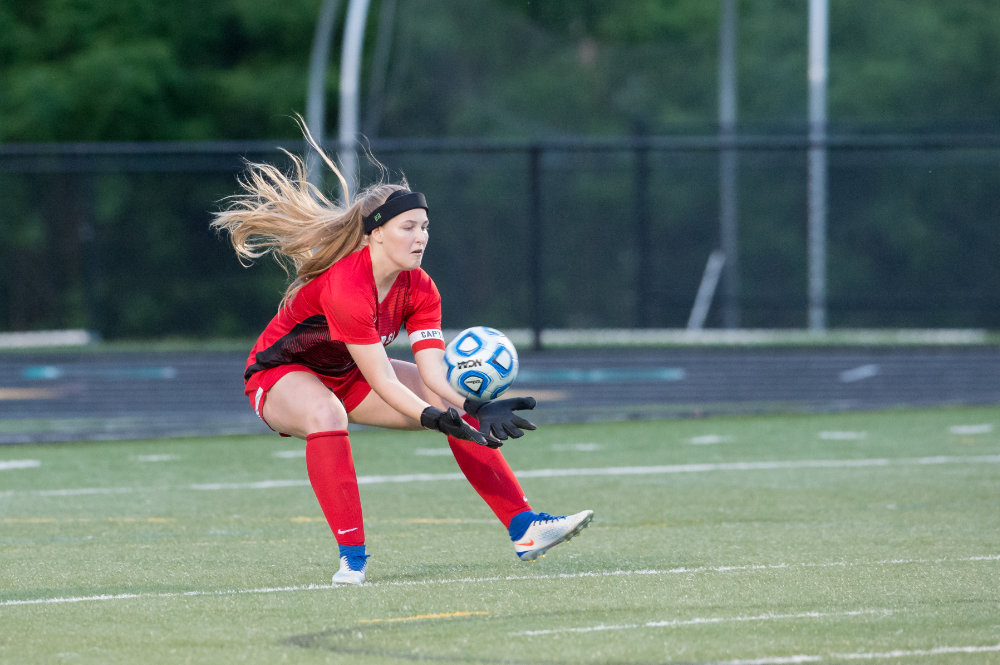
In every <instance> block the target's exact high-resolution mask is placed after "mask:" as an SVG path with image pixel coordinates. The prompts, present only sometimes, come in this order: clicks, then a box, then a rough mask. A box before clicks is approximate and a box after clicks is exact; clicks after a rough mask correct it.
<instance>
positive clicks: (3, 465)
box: [0, 459, 42, 471]
mask: <svg viewBox="0 0 1000 665" xmlns="http://www.w3.org/2000/svg"><path fill="white" fill-rule="evenodd" d="M41 465H42V463H41V462H40V461H38V460H36V459H12V460H7V461H4V462H0V471H10V470H12V469H34V468H35V467H39V466H41Z"/></svg>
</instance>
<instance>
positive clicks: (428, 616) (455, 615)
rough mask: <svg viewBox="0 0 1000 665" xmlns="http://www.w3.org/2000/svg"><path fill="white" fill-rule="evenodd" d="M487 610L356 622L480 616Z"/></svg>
mask: <svg viewBox="0 0 1000 665" xmlns="http://www.w3.org/2000/svg"><path fill="white" fill-rule="evenodd" d="M484 614H489V612H441V613H438V614H417V615H414V616H412V617H390V618H388V619H362V620H361V621H359V622H358V623H398V622H401V621H424V620H426V619H459V618H461V617H471V616H482V615H484Z"/></svg>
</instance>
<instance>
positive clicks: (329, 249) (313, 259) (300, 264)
mask: <svg viewBox="0 0 1000 665" xmlns="http://www.w3.org/2000/svg"><path fill="white" fill-rule="evenodd" d="M297 122H298V124H299V127H300V128H301V129H302V133H303V135H304V137H305V139H306V141H307V142H308V143H309V145H310V146H311V147H312V149H313V150H315V151H316V153H317V154H318V155H319V157H320V158H321V159H322V160H323V163H324V164H326V166H327V167H328V168H329V169H330V170H331V171H333V173H334V175H336V176H337V180H338V181H339V182H340V188H341V190H342V192H343V199H342V200H341V201H331V200H330V199H328V198H327V197H326V196H324V195H323V193H322V192H321V191H320V190H319V189H318V188H317V187H316V186H315V185H313V184H312V183H310V182H309V180H308V178H307V173H306V165H305V162H304V161H303V159H302V158H301V157H299V156H297V155H293V154H292V153H290V152H288V151H287V150H285V149H284V148H282V149H281V151H282V152H284V153H285V154H286V155H288V157H289V158H291V160H292V167H293V168H292V172H291V173H290V174H288V175H286V174H285V173H283V172H282V171H280V170H279V169H277V168H276V167H274V166H272V165H270V164H261V163H256V162H247V170H246V172H245V173H244V174H243V175H242V176H240V177H238V178H237V180H238V182H239V184H240V186H241V188H242V189H243V192H242V193H240V194H235V195H233V196H230V197H228V198H226V199H224V201H226V202H227V205H226V207H225V208H224V209H223V210H221V211H220V212H217V213H215V215H214V217H215V219H214V220H213V221H212V223H211V227H212V228H213V229H215V230H216V231H218V232H220V233H221V232H223V231H225V232H228V233H229V239H230V241H231V242H232V245H233V248H234V249H235V250H236V255H237V256H238V257H239V260H240V263H241V264H243V265H244V266H247V267H249V266H250V265H252V264H253V262H254V261H256V260H257V259H259V258H261V257H262V256H265V255H267V254H270V255H271V256H272V257H274V258H275V260H277V261H278V263H279V264H280V265H281V266H282V267H283V268H284V269H285V272H286V273H288V274H290V275H291V274H294V279H293V280H292V282H291V283H290V284H289V285H288V288H287V289H286V290H285V296H284V298H283V299H282V305H283V306H284V305H287V304H288V303H290V302H291V300H292V298H294V297H295V294H296V293H297V292H298V290H299V289H301V288H302V287H303V286H305V285H306V284H308V283H309V282H310V281H311V280H312V279H314V278H315V277H316V276H318V275H319V274H321V273H322V272H323V271H324V270H326V269H327V268H329V267H330V266H332V265H333V264H334V263H336V262H337V261H339V260H340V259H342V258H344V257H345V256H347V255H348V254H351V253H352V252H355V251H357V250H359V249H361V248H362V247H364V246H365V244H367V241H368V239H367V237H366V236H365V232H364V224H363V221H362V218H363V217H364V216H365V215H367V214H370V213H371V212H372V211H373V210H375V208H377V207H378V206H380V205H382V204H383V203H384V202H385V200H386V199H387V198H388V197H389V195H390V194H392V193H393V192H394V191H397V190H400V189H409V186H408V185H407V183H406V179H405V178H404V179H403V180H402V182H401V183H399V184H389V183H385V182H382V181H380V182H377V183H375V184H372V185H369V186H368V187H366V188H365V189H363V190H361V191H360V192H359V193H358V194H357V196H356V197H354V198H353V199H352V197H351V192H350V191H349V188H348V185H347V180H346V179H345V178H344V176H343V175H342V174H341V172H340V170H339V169H338V168H337V166H336V165H335V164H334V163H333V161H332V160H331V159H330V158H329V157H328V156H327V154H326V153H325V152H323V150H322V148H320V147H319V145H317V144H316V141H315V140H314V139H313V137H312V134H311V133H310V132H309V128H308V127H306V124H305V121H303V120H302V117H301V116H297ZM369 158H370V159H371V160H372V161H373V162H375V164H376V165H377V166H378V167H379V169H380V173H381V179H382V180H384V178H385V177H386V173H387V171H386V169H385V167H383V166H382V165H381V164H378V162H377V161H375V160H374V158H373V157H371V156H370V155H369Z"/></svg>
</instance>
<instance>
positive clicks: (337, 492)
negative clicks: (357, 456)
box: [306, 430, 365, 545]
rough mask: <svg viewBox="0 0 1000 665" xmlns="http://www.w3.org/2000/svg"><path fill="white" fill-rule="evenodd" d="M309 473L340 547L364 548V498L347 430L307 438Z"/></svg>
mask: <svg viewBox="0 0 1000 665" xmlns="http://www.w3.org/2000/svg"><path fill="white" fill-rule="evenodd" d="M306 471H308V473H309V482H310V483H311V484H312V488H313V492H315V493H316V498H317V499H318V500H319V506H320V508H322V509H323V515H324V516H325V517H326V522H327V524H329V525H330V529H331V530H332V531H333V535H334V536H335V537H336V539H337V543H338V544H340V545H364V544H365V525H364V521H363V519H362V517H361V495H360V494H359V493H358V477H357V474H356V473H355V472H354V458H353V457H352V456H351V442H350V441H349V440H348V438H347V431H346V430H337V431H333V432H316V433H315V434H310V435H309V436H307V437H306Z"/></svg>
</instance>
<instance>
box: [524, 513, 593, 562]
mask: <svg viewBox="0 0 1000 665" xmlns="http://www.w3.org/2000/svg"><path fill="white" fill-rule="evenodd" d="M592 519H594V511H593V510H584V511H582V512H579V513H576V514H575V515H563V516H559V517H554V516H552V515H549V514H548V513H534V512H531V511H526V512H523V513H521V514H520V515H517V516H516V517H515V518H514V519H513V521H511V523H510V535H511V537H510V539H511V540H513V541H514V552H516V553H517V556H518V557H519V558H520V559H521V561H534V560H535V559H537V558H539V557H543V556H545V553H546V552H548V551H549V550H550V549H552V548H553V547H555V546H556V545H558V544H559V543H565V542H566V541H567V540H569V539H570V538H572V537H573V536H575V535H576V534H578V533H580V532H581V531H583V530H584V529H585V528H586V527H587V525H588V524H590V520H592Z"/></svg>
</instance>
